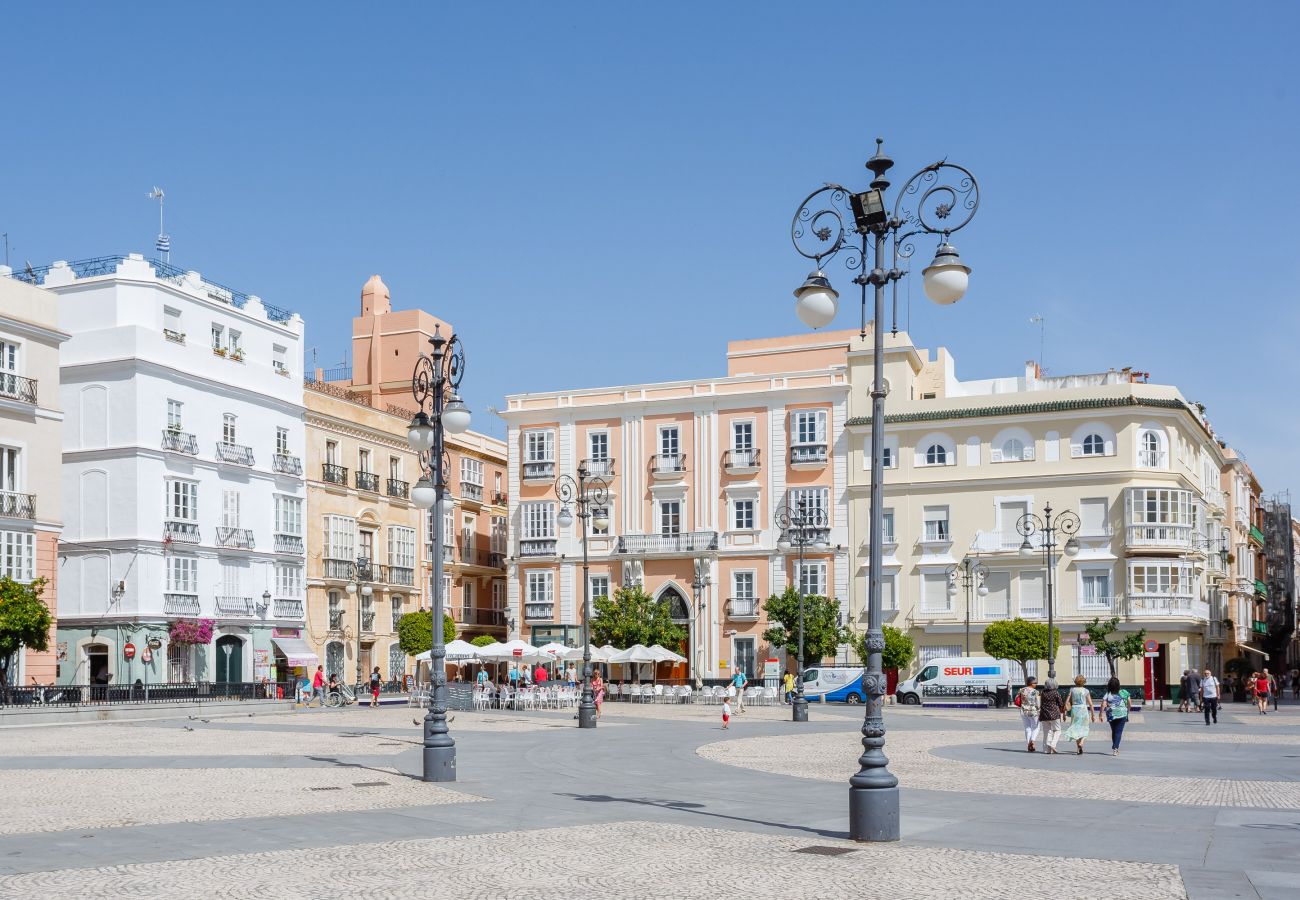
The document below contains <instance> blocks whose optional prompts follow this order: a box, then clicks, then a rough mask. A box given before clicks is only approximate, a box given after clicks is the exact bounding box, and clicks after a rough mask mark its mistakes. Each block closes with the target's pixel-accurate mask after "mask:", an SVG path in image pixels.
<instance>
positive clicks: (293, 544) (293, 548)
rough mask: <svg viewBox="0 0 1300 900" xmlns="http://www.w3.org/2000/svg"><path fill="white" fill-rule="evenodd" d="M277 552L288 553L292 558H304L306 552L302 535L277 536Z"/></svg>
mask: <svg viewBox="0 0 1300 900" xmlns="http://www.w3.org/2000/svg"><path fill="white" fill-rule="evenodd" d="M275 552H276V553H287V554H290V555H292V556H302V555H303V553H304V552H305V551H304V547H303V540H302V535H299V534H276V536H275Z"/></svg>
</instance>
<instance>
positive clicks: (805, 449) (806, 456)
mask: <svg viewBox="0 0 1300 900" xmlns="http://www.w3.org/2000/svg"><path fill="white" fill-rule="evenodd" d="M829 458H830V457H829V454H828V450H827V445H826V444H824V443H823V444H792V445H791V446H790V466H791V467H792V468H795V469H801V468H815V467H818V466H824V465H826V461H827V460H828V459H829Z"/></svg>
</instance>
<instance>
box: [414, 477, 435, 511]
mask: <svg viewBox="0 0 1300 900" xmlns="http://www.w3.org/2000/svg"><path fill="white" fill-rule="evenodd" d="M437 499H438V494H437V492H436V491H435V490H434V489H433V482H432V481H430V480H429V476H428V475H421V476H420V480H419V481H417V482H416V483H415V487H413V488H411V502H412V503H414V504H415V508H416V509H433V504H434V503H435V502H436V501H437Z"/></svg>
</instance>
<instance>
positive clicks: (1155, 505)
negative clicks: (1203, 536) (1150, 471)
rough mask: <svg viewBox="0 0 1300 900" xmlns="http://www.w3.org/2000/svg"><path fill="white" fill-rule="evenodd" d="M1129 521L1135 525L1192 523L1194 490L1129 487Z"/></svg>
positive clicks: (1189, 524)
mask: <svg viewBox="0 0 1300 900" xmlns="http://www.w3.org/2000/svg"><path fill="white" fill-rule="evenodd" d="M1128 497H1129V522H1130V523H1132V524H1134V525H1187V526H1191V525H1192V492H1191V491H1181V490H1176V489H1173V488H1129V492H1128Z"/></svg>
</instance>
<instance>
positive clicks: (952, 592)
mask: <svg viewBox="0 0 1300 900" xmlns="http://www.w3.org/2000/svg"><path fill="white" fill-rule="evenodd" d="M948 596H949V597H956V596H957V582H955V581H950V582H948Z"/></svg>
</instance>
